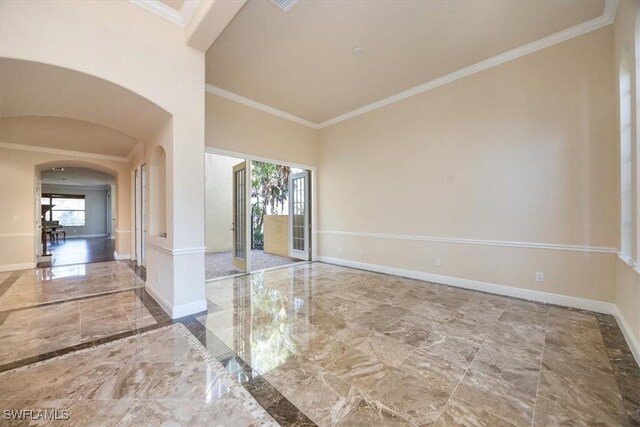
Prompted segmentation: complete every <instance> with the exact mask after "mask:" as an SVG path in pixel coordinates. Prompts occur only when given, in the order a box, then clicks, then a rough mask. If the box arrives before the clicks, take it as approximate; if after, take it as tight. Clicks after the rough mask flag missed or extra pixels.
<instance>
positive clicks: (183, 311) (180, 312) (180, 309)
mask: <svg viewBox="0 0 640 427" xmlns="http://www.w3.org/2000/svg"><path fill="white" fill-rule="evenodd" d="M144 288H145V289H146V291H147V292H149V295H151V296H152V297H153V299H154V300H156V302H157V303H158V304H159V305H160V307H162V309H163V310H164V311H165V312H166V313H167V314H168V315H169V316H171V318H172V319H179V318H180V317H184V316H188V315H190V314H195V313H200V312H202V311H205V310H206V309H207V300H206V299H202V300H198V301H194V302H190V303H187V304H181V305H176V306H174V305H173V304H171V303H170V302H169V301H167V300H166V299H164V297H163V296H162V295H160V293H159V292H158V291H156V290H155V289H153V287H151V286H149V284H148V283H147V284H145V287H144Z"/></svg>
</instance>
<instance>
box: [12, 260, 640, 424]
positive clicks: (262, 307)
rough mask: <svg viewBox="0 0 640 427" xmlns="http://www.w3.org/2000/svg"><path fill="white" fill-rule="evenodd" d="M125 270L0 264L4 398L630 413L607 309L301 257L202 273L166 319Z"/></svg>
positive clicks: (80, 405) (625, 417)
mask: <svg viewBox="0 0 640 427" xmlns="http://www.w3.org/2000/svg"><path fill="white" fill-rule="evenodd" d="M134 272H137V273H138V274H141V275H142V273H143V272H142V271H141V270H139V269H137V268H136V267H135V265H132V264H130V263H125V262H110V263H99V264H86V265H84V264H83V265H75V266H70V267H64V268H63V267H60V268H51V269H37V270H28V271H22V272H13V273H0V303H2V304H3V305H0V409H1V410H3V411H4V410H20V409H33V410H43V409H66V410H68V411H70V413H71V414H72V419H71V420H69V422H68V423H67V424H71V425H87V424H92V425H107V424H108V425H160V424H162V423H165V424H166V425H209V424H211V425H229V426H253V425H275V423H278V424H280V425H284V426H304V427H306V426H314V425H320V426H333V425H343V426H389V425H392V426H395V425H408V426H424V425H437V426H458V425H469V426H501V425H504V426H531V425H535V426H549V425H553V426H555V425H605V426H613V425H620V426H627V425H640V368H639V367H638V365H637V364H636V363H635V360H634V359H633V355H632V354H631V352H630V350H629V348H628V346H627V344H626V342H625V340H624V337H623V335H622V333H621V331H620V328H619V327H618V325H617V324H616V321H615V319H614V318H613V317H612V316H608V315H600V314H594V313H590V312H584V311H578V310H570V309H565V308H561V307H557V306H550V305H544V304H538V303H533V302H528V301H523V300H517V299H512V298H505V297H500V296H496V295H489V294H484V293H480V292H474V291H467V290H463V289H458V288H453V287H448V286H443V285H436V284H432V283H427V282H422V281H417V280H410V279H405V278H400V277H395V276H388V275H383V274H376V273H370V272H364V271H360V270H354V269H348V268H342V267H337V266H332V265H328V264H321V263H307V264H298V265H296V266H290V267H285V268H282V269H277V270H271V271H265V272H262V273H256V274H252V275H245V276H240V277H235V278H232V279H224V280H218V281H214V282H210V283H208V284H207V291H206V295H207V299H208V308H207V311H206V312H203V313H199V314H197V315H193V316H187V317H184V318H182V319H176V320H172V319H170V318H169V317H168V316H167V315H166V314H165V313H164V312H163V310H162V309H161V308H160V306H159V305H158V304H157V303H156V302H155V301H154V300H153V299H152V298H151V296H150V295H149V294H148V293H147V292H146V291H145V290H144V288H143V287H142V285H143V282H142V280H141V279H139V278H138V277H137V276H136V275H135V274H136V273H134ZM132 275H133V277H132ZM7 307H8V308H7ZM2 413H3V412H2ZM55 423H56V422H54V424H55ZM17 424H18V425H20V423H17ZM27 424H28V423H27ZM41 424H44V423H41ZM58 424H60V423H58ZM3 425H4V424H3ZM8 425H13V424H12V423H8ZM60 425H63V424H60ZM64 425H66V424H64Z"/></svg>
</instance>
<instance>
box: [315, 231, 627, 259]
mask: <svg viewBox="0 0 640 427" xmlns="http://www.w3.org/2000/svg"><path fill="white" fill-rule="evenodd" d="M317 234H325V235H331V236H354V237H369V238H376V239H393V240H419V241H423V242H439V243H458V244H463V245H481V246H503V247H509V248H526V249H545V250H556V251H570V252H595V253H605V254H615V253H617V252H618V249H616V248H607V247H601V246H580V245H559V244H555V243H532V242H510V241H503V240H480V239H458V238H451V237H431V236H407V235H399V234H380V233H358V232H351V231H325V230H321V231H318V232H317Z"/></svg>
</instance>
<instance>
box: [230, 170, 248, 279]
mask: <svg viewBox="0 0 640 427" xmlns="http://www.w3.org/2000/svg"><path fill="white" fill-rule="evenodd" d="M240 170H243V171H244V194H243V196H244V224H242V228H243V234H244V236H243V237H244V243H243V246H244V254H243V256H244V259H242V260H240V259H239V258H238V257H237V256H236V251H237V242H238V234H237V230H238V224H237V222H236V219H237V217H238V211H237V209H238V198H237V197H238V193H237V185H238V184H237V181H236V176H237V175H236V174H237V173H238V171H240ZM232 173H233V176H232V178H231V188H232V190H231V203H232V204H233V208H232V212H233V252H232V254H231V258H232V262H233V266H234V267H235V268H236V269H238V270H244V272H245V273H248V272H250V271H251V259H250V258H251V161H249V160H247V159H245V160H244V161H242V162H240V163H238V164H237V165H235V166H234V167H233V172H232ZM247 205H248V206H249V209H247ZM247 213H249V218H247ZM247 225H248V226H249V228H247ZM247 245H248V246H247Z"/></svg>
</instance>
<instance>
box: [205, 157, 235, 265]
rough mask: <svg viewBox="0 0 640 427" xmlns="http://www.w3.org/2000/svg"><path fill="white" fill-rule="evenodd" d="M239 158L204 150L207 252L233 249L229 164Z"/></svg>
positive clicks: (233, 163)
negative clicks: (205, 152) (208, 152)
mask: <svg viewBox="0 0 640 427" xmlns="http://www.w3.org/2000/svg"><path fill="white" fill-rule="evenodd" d="M243 161H244V160H242V159H236V158H233V157H226V156H218V155H215V154H205V179H206V183H205V190H206V194H205V206H206V213H205V218H206V221H207V223H206V225H205V230H206V232H207V253H211V252H226V251H231V250H232V249H233V235H232V231H231V226H232V224H233V199H232V188H231V187H232V181H233V167H234V166H235V165H237V164H238V163H241V162H243Z"/></svg>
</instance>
